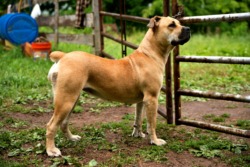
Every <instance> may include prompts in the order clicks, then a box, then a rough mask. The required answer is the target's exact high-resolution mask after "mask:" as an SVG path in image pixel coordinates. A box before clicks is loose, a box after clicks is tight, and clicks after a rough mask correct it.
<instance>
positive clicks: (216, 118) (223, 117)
mask: <svg viewBox="0 0 250 167" xmlns="http://www.w3.org/2000/svg"><path fill="white" fill-rule="evenodd" d="M203 118H204V119H205V120H212V121H213V122H225V120H226V118H230V114H227V113H224V114H222V115H220V116H216V115H214V114H206V115H204V116H203Z"/></svg>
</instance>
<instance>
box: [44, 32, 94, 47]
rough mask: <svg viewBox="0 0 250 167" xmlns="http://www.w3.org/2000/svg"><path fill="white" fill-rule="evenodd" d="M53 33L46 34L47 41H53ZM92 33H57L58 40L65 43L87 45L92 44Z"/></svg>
mask: <svg viewBox="0 0 250 167" xmlns="http://www.w3.org/2000/svg"><path fill="white" fill-rule="evenodd" d="M54 36H55V34H46V38H47V39H48V40H49V41H53V40H54V38H55V37H54ZM93 38H94V37H93V35H92V34H86V35H85V34H59V41H60V42H66V43H75V44H85V45H89V46H94V43H93V42H94V40H93Z"/></svg>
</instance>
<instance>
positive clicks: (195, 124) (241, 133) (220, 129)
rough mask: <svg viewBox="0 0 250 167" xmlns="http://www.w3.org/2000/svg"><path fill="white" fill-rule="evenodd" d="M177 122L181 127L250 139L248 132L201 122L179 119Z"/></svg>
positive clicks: (249, 132)
mask: <svg viewBox="0 0 250 167" xmlns="http://www.w3.org/2000/svg"><path fill="white" fill-rule="evenodd" d="M178 122H179V123H180V124H182V125H189V126H193V127H198V128H202V129H208V130H215V131H218V132H224V133H228V134H233V135H237V136H242V137H248V138H250V130H242V129H236V128H230V127H226V126H221V125H215V124H210V123H205V122H201V121H193V120H186V119H185V120H182V119H180V120H178Z"/></svg>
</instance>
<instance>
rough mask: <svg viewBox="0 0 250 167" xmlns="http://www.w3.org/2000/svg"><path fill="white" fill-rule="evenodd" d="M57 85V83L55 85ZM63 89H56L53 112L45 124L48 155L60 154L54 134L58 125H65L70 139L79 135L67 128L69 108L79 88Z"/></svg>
mask: <svg viewBox="0 0 250 167" xmlns="http://www.w3.org/2000/svg"><path fill="white" fill-rule="evenodd" d="M57 86H58V85H57ZM69 89H70V88H67V89H64V90H60V91H56V94H55V98H54V104H55V109H54V114H53V116H52V118H51V119H50V121H49V123H48V124H47V132H46V151H47V154H48V155H49V156H60V155H61V151H60V150H59V149H58V148H56V147H55V135H56V131H57V129H58V127H59V126H60V125H61V124H64V126H63V127H66V133H67V135H69V137H71V139H72V138H73V139H79V136H74V135H72V134H71V132H70V131H69V129H68V126H67V124H68V119H69V114H70V112H71V110H72V109H73V107H74V105H75V103H76V101H77V99H78V96H79V94H80V91H81V88H79V89H78V90H77V89H70V91H69Z"/></svg>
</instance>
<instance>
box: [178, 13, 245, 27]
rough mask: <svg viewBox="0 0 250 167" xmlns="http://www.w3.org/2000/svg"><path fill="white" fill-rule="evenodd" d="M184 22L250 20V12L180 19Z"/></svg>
mask: <svg viewBox="0 0 250 167" xmlns="http://www.w3.org/2000/svg"><path fill="white" fill-rule="evenodd" d="M179 21H180V22H182V23H189V24H191V23H201V22H221V21H225V22H232V21H250V12H247V13H233V14H218V15H205V16H190V17H182V18H180V19H179Z"/></svg>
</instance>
